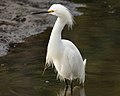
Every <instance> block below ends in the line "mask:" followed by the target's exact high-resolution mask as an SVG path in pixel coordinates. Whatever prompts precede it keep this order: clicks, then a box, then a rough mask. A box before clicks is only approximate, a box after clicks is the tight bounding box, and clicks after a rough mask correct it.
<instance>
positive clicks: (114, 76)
mask: <svg viewBox="0 0 120 96" xmlns="http://www.w3.org/2000/svg"><path fill="white" fill-rule="evenodd" d="M86 5H87V7H86V8H79V11H81V12H83V13H84V14H83V15H82V16H77V17H75V21H76V23H75V25H74V27H73V29H72V30H67V27H66V28H65V29H64V32H63V37H64V38H67V39H69V40H71V41H73V42H74V43H75V45H76V46H77V47H78V48H79V49H80V50H81V53H82V55H83V57H84V58H87V59H88V62H87V66H86V82H85V87H84V88H81V87H79V86H75V87H74V89H73V91H74V92H73V94H74V96H120V63H119V62H120V55H119V54H120V16H119V15H120V14H119V12H120V10H119V7H115V6H112V5H107V4H106V2H104V3H103V2H102V3H98V2H97V3H95V2H93V3H86ZM50 31H51V28H48V29H47V30H46V31H44V32H43V33H41V34H38V35H34V36H32V37H30V38H28V39H26V40H25V41H26V42H24V43H22V44H14V45H13V46H15V47H11V48H10V52H9V53H8V55H6V56H4V57H1V58H0V64H1V66H0V96H63V93H64V87H65V86H64V83H63V82H60V81H59V80H56V74H55V73H54V70H53V69H51V68H49V69H48V70H47V71H46V73H45V75H44V76H42V72H43V69H44V63H45V54H46V46H47V42H48V39H49V34H50ZM67 96H70V92H69V90H68V91H67Z"/></svg>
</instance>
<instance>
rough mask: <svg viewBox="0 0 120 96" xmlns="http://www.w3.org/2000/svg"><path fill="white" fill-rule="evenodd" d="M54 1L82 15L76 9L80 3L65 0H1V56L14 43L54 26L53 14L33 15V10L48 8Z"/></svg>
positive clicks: (75, 13) (74, 13) (73, 12)
mask: <svg viewBox="0 0 120 96" xmlns="http://www.w3.org/2000/svg"><path fill="white" fill-rule="evenodd" d="M54 3H62V4H64V5H66V6H67V7H68V8H69V9H70V10H71V12H72V14H73V15H80V13H79V12H77V11H76V8H77V7H80V6H81V5H79V4H74V3H72V2H69V1H65V0H34V1H33V0H1V1H0V56H4V55H6V54H7V52H8V51H9V47H10V46H12V47H15V46H14V43H20V42H24V38H27V37H29V36H31V35H35V34H38V33H41V32H43V31H44V30H45V29H46V28H47V27H51V26H53V23H54V21H55V20H54V19H56V18H55V17H53V16H50V15H47V14H41V15H35V16H32V15H31V13H32V12H37V11H43V10H46V9H48V8H49V7H50V6H51V5H52V4H54Z"/></svg>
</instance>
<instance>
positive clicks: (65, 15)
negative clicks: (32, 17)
mask: <svg viewBox="0 0 120 96" xmlns="http://www.w3.org/2000/svg"><path fill="white" fill-rule="evenodd" d="M40 13H49V14H51V15H55V16H57V17H59V18H61V19H62V20H64V22H65V23H66V24H68V26H69V27H72V25H73V16H72V14H71V13H70V11H69V10H68V9H67V8H66V7H65V6H63V5H61V4H53V5H52V6H51V7H50V8H49V9H48V11H43V12H37V13H33V14H40Z"/></svg>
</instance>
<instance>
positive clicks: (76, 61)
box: [34, 4, 86, 89]
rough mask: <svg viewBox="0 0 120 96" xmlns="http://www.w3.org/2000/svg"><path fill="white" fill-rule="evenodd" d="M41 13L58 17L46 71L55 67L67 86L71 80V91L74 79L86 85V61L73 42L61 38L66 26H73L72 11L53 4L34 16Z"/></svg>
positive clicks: (48, 49) (50, 43) (49, 45)
mask: <svg viewBox="0 0 120 96" xmlns="http://www.w3.org/2000/svg"><path fill="white" fill-rule="evenodd" d="M39 13H49V14H52V15H55V16H57V17H58V18H57V20H56V22H55V25H54V27H53V29H52V32H51V35H50V39H49V43H48V47H47V55H46V64H45V69H46V68H47V67H49V66H50V65H54V66H55V69H56V70H57V72H58V75H57V77H58V78H59V79H60V80H64V81H65V82H66V85H67V86H68V83H67V80H70V85H71V89H72V81H73V80H74V79H79V81H80V83H82V84H84V81H85V65H86V59H85V60H83V58H82V56H81V54H80V52H79V50H78V49H77V47H76V46H75V45H74V44H73V43H72V42H71V41H69V40H65V39H62V38H61V32H62V30H63V28H64V26H65V25H66V24H67V25H68V27H72V25H73V17H72V15H71V13H70V11H69V10H68V9H67V8H66V7H65V6H63V5H61V4H53V5H52V6H51V7H50V8H49V10H48V11H44V12H38V13H34V14H39Z"/></svg>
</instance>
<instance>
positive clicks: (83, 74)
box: [81, 59, 87, 84]
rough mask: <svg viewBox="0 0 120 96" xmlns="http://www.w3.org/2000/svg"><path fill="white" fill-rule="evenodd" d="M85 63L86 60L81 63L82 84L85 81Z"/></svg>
mask: <svg viewBox="0 0 120 96" xmlns="http://www.w3.org/2000/svg"><path fill="white" fill-rule="evenodd" d="M86 61H87V59H84V61H83V64H84V66H83V69H82V74H81V83H82V84H84V81H85V66H86Z"/></svg>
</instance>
